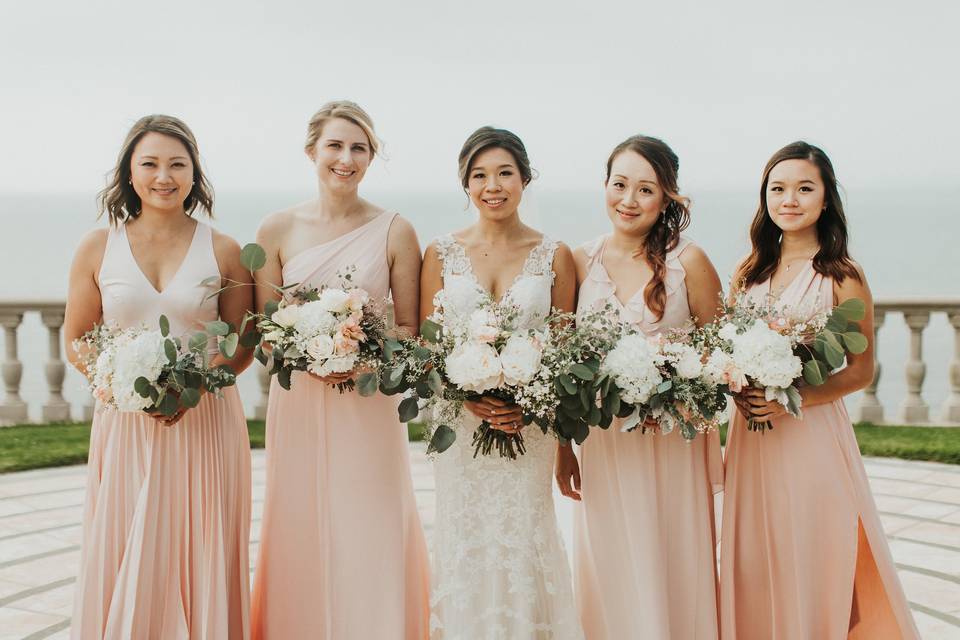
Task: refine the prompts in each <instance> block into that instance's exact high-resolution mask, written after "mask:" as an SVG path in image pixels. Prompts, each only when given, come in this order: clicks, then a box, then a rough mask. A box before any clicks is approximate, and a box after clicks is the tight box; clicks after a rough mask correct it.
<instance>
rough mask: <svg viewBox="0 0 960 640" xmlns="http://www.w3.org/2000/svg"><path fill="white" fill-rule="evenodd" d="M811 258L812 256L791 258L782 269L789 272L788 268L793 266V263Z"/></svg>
mask: <svg viewBox="0 0 960 640" xmlns="http://www.w3.org/2000/svg"><path fill="white" fill-rule="evenodd" d="M813 255H816V254H813ZM811 258H813V256H807V257H804V258H794V259H793V260H791V261H790V262H788V263H787V266H786V268H785V269H784V272H787V273H789V271H790V269H792V268H793V265H795V264H797V263H798V262H806V261H807V260H810V259H811Z"/></svg>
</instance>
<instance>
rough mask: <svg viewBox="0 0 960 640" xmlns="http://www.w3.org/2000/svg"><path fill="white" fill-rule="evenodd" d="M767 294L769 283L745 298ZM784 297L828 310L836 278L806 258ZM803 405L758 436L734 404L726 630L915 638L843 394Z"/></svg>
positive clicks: (726, 524) (724, 545)
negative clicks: (799, 414)
mask: <svg viewBox="0 0 960 640" xmlns="http://www.w3.org/2000/svg"><path fill="white" fill-rule="evenodd" d="M769 292H770V281H769V280H767V281H766V282H763V283H760V284H758V285H754V286H752V287H750V289H749V290H748V292H747V294H748V295H749V296H750V297H751V298H755V299H757V300H762V299H763V298H764V297H765V296H766V295H767V294H768V293H769ZM779 300H780V304H782V305H783V306H784V307H788V308H789V307H796V308H804V309H806V308H814V305H816V308H819V309H821V310H829V309H830V308H832V307H833V302H834V299H833V280H832V279H831V278H829V277H824V276H823V275H821V274H819V273H817V272H816V271H815V270H814V268H813V263H812V262H811V261H807V263H806V264H805V265H804V266H803V267H802V269H801V270H800V271H799V273H798V274H797V276H796V277H795V278H794V280H793V281H792V282H791V283H790V284H788V285H787V287H786V288H785V289H784V290H783V292H782V293H781V295H780V297H779ZM802 410H803V418H802V419H797V418H794V417H792V416H789V415H787V416H782V417H780V418H775V419H774V420H773V425H774V429H773V430H772V431H766V432H764V433H762V434H761V433H758V432H751V431H748V430H747V429H746V420H745V419H744V418H743V416H741V415H740V412H739V411H737V410H736V407H734V408H733V410H732V411H731V413H730V430H729V432H728V436H727V450H726V467H727V475H726V485H725V490H724V504H723V530H722V534H721V543H720V607H721V608H720V619H721V624H722V637H723V638H724V640H840V639H842V638H847V637H849V638H851V639H853V638H857V639H861V638H862V639H864V640H891V639H898V640H899V639H913V638H918V637H919V635H918V633H917V629H916V627H915V626H914V622H913V617H912V616H911V614H910V610H909V608H908V605H907V601H906V598H905V596H904V594H903V590H902V588H901V586H900V582H899V580H898V578H897V572H896V569H895V568H894V564H893V559H892V558H891V556H890V550H889V548H888V547H887V541H886V537H885V536H884V533H883V527H882V526H881V524H880V519H879V517H878V515H877V508H876V506H875V505H874V502H873V496H872V495H871V494H870V485H869V484H868V482H867V475H866V472H865V471H864V468H863V460H862V459H861V458H860V449H859V448H858V446H857V440H856V437H855V434H854V432H853V428H852V426H851V423H850V417H849V416H848V415H847V410H846V408H845V406H844V404H843V400H842V399H838V400H834V401H833V402H829V403H826V404H819V405H816V406H812V407H803V408H802ZM851 620H852V621H853V622H854V623H855V624H854V625H853V626H852V628H851V624H850V623H851ZM848 630H849V635H848Z"/></svg>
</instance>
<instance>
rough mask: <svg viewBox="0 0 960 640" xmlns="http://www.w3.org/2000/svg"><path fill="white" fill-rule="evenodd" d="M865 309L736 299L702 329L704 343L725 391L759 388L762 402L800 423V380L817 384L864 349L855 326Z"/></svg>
mask: <svg viewBox="0 0 960 640" xmlns="http://www.w3.org/2000/svg"><path fill="white" fill-rule="evenodd" d="M865 309H866V307H865V305H864V303H863V301H862V300H859V299H857V298H852V299H850V300H846V301H844V302H843V303H842V304H840V305H838V306H836V307H834V308H833V309H832V310H831V311H829V312H824V311H817V310H816V308H815V307H811V308H798V309H785V308H783V307H780V306H779V305H777V304H776V301H775V299H773V298H770V299H766V300H764V301H760V302H758V301H752V300H750V299H748V298H747V297H746V295H745V294H741V295H739V296H738V297H737V299H736V300H735V301H734V303H733V304H732V305H729V306H725V307H724V312H723V315H722V316H721V318H720V319H719V320H717V321H716V322H715V323H713V324H711V325H708V326H707V327H705V343H706V344H709V345H713V351H712V355H711V359H713V360H715V361H716V363H717V364H716V366H715V368H714V369H715V371H717V372H718V374H719V375H722V376H725V377H726V379H727V380H728V383H729V390H730V391H732V392H733V393H737V392H739V391H740V390H741V389H742V388H743V387H745V386H748V385H749V386H752V387H755V388H758V389H763V390H764V396H765V397H766V399H767V400H776V401H777V402H779V403H780V404H782V405H783V406H784V408H785V409H786V411H787V413H789V414H790V415H792V416H794V417H796V418H800V417H801V416H802V412H801V407H800V405H801V397H800V392H799V391H798V389H797V386H798V384H800V381H801V380H802V381H803V382H804V383H806V384H809V385H821V384H823V383H824V382H825V381H826V380H827V378H828V377H829V376H830V373H831V372H832V371H835V370H836V369H839V368H840V367H842V366H843V364H844V360H845V358H846V354H847V353H853V354H859V353H863V352H864V351H865V350H866V349H867V339H866V337H865V336H864V335H863V334H862V333H860V326H859V325H858V324H857V322H858V321H860V320H862V319H863V317H864V313H865ZM747 426H748V428H749V429H750V430H751V431H763V430H764V429H772V428H773V427H772V425H770V424H769V423H767V422H758V421H755V420H753V419H750V420H748V423H747Z"/></svg>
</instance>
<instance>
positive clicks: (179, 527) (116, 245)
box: [71, 222, 250, 640]
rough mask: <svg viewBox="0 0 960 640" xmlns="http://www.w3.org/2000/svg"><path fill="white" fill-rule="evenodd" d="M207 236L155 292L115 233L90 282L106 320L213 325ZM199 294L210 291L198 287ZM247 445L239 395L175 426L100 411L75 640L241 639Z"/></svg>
mask: <svg viewBox="0 0 960 640" xmlns="http://www.w3.org/2000/svg"><path fill="white" fill-rule="evenodd" d="M212 276H214V277H219V276H220V270H219V268H218V266H217V260H216V256H215V255H214V252H213V232H212V230H211V229H210V227H209V226H207V225H206V224H203V223H200V222H198V223H197V226H196V229H195V230H194V236H193V241H192V242H191V244H190V248H189V249H188V251H187V255H186V257H185V258H184V259H183V262H182V264H181V265H180V267H179V270H178V271H177V273H176V275H175V276H174V277H173V279H172V280H171V281H170V283H169V284H168V285H167V286H166V288H165V289H164V290H163V291H162V292H160V291H157V290H156V289H155V288H154V286H153V285H152V284H151V283H150V282H149V281H148V280H147V278H146V276H144V275H143V273H142V271H141V270H140V267H139V266H138V265H137V262H136V260H135V258H134V256H133V253H132V251H131V249H130V244H129V242H128V240H127V234H126V229H125V227H124V226H123V225H121V226H119V227H118V228H113V227H111V229H110V231H109V236H108V240H107V245H106V250H105V253H104V256H103V262H102V266H101V268H100V273H99V276H98V283H99V286H100V294H101V298H102V304H103V320H104V321H105V322H111V321H112V322H116V323H117V324H119V325H120V326H121V327H129V326H138V325H141V324H143V325H146V326H148V327H156V326H157V320H158V318H159V316H160V314H165V315H166V316H167V318H168V319H169V320H170V331H171V334H172V335H188V334H189V333H191V332H192V331H194V330H195V329H198V328H200V327H201V323H202V322H205V321H211V320H216V319H217V317H218V306H217V296H216V295H213V296H212V297H209V296H211V294H213V293H214V292H215V291H216V290H217V289H218V288H219V285H218V284H217V283H216V282H214V283H212V284H211V283H209V281H208V280H207V279H208V278H210V277H212ZM205 282H207V283H206V284H205ZM249 527H250V444H249V441H248V439H247V425H246V421H245V420H244V415H243V407H242V406H241V404H240V397H239V395H238V394H237V389H236V387H229V388H227V389H224V390H223V396H222V397H220V398H217V397H215V396H214V395H213V394H210V393H207V394H204V395H203V397H202V398H201V400H200V404H199V405H198V406H196V407H194V408H193V409H190V410H188V411H187V412H186V413H185V414H184V416H183V418H182V419H181V420H180V421H179V422H177V423H176V424H175V425H173V426H169V427H168V426H164V425H163V424H161V423H160V422H157V421H156V420H154V419H153V418H150V417H149V416H147V415H146V414H145V413H142V412H136V413H134V412H118V411H115V410H112V409H108V408H105V407H103V406H100V405H98V406H97V408H96V412H95V414H94V419H93V428H92V430H91V434H90V455H89V461H88V476H87V489H86V498H85V504H84V515H83V545H82V553H81V562H80V575H79V577H78V578H77V587H76V596H75V604H74V612H73V622H72V625H71V626H72V637H73V638H76V639H77V640H91V639H95V638H111V639H116V640H131V639H133V640H140V639H144V640H148V639H153V638H163V639H164V640H166V639H168V638H169V639H172V640H179V639H187V638H190V639H196V640H203V639H207V638H231V639H232V638H248V637H249V635H250V625H249V615H248V610H249V561H248V558H247V553H248V551H247V549H248V544H249Z"/></svg>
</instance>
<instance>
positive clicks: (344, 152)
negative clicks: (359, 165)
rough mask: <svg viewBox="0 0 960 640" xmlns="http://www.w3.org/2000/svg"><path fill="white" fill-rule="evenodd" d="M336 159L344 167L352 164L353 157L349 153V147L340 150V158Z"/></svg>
mask: <svg viewBox="0 0 960 640" xmlns="http://www.w3.org/2000/svg"><path fill="white" fill-rule="evenodd" d="M337 159H338V160H339V161H340V162H342V163H343V164H346V165H350V164H353V156H352V155H351V153H350V147H347V146H344V147H343V149H341V150H340V157H339V158H337Z"/></svg>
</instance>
